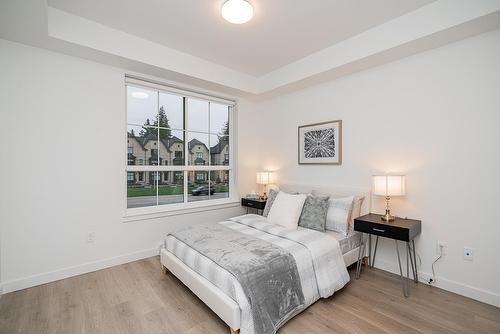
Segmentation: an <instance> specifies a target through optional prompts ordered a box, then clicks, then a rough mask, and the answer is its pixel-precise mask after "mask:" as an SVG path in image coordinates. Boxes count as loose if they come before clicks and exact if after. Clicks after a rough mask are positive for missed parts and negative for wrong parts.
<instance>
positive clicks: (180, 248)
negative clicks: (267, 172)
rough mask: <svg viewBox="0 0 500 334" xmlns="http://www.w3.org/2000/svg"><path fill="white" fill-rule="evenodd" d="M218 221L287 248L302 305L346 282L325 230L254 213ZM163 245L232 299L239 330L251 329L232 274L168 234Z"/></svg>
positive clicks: (246, 333)
mask: <svg viewBox="0 0 500 334" xmlns="http://www.w3.org/2000/svg"><path fill="white" fill-rule="evenodd" d="M218 224H222V225H224V226H226V227H229V228H231V229H234V230H237V231H239V232H241V233H244V234H248V235H251V236H253V237H255V238H259V239H262V240H266V241H268V242H271V243H272V244H274V245H276V246H279V247H281V248H283V249H285V250H287V251H288V252H290V253H291V254H292V256H293V257H294V259H295V261H296V263H297V269H298V272H299V276H300V282H301V285H302V290H303V293H304V298H305V303H306V306H309V305H311V304H312V303H314V302H315V301H316V300H318V299H319V298H320V297H323V298H327V297H330V296H331V295H333V293H334V292H335V291H337V290H339V289H341V288H342V287H343V286H344V285H345V284H346V283H347V282H349V274H348V272H347V270H346V268H345V264H344V259H343V257H342V252H341V250H340V246H339V243H338V241H336V240H334V239H333V238H331V237H329V236H328V235H326V234H325V233H321V232H317V231H313V230H304V229H301V230H290V229H287V228H285V227H283V226H281V225H276V224H271V223H269V222H268V221H267V220H266V219H265V218H264V217H262V216H258V215H244V216H239V217H235V218H232V219H230V220H226V221H223V222H220V223H218ZM165 248H166V249H167V250H168V251H169V252H171V253H172V254H174V255H175V256H176V257H177V258H179V259H180V260H181V261H182V262H184V263H185V264H186V265H187V266H188V267H190V268H191V269H193V270H194V271H196V272H197V273H198V274H200V275H201V276H203V277H205V278H206V279H207V280H209V281H210V282H211V283H212V284H214V285H215V286H217V287H218V288H219V289H220V290H221V291H223V292H224V293H225V294H226V295H228V296H229V297H230V298H232V299H233V300H235V301H236V302H237V303H238V305H239V307H240V309H241V319H240V322H241V325H240V333H241V334H253V333H254V326H253V318H252V312H251V309H250V304H249V303H248V300H247V298H246V296H245V294H244V293H243V290H242V288H241V286H240V284H239V282H238V281H237V280H236V278H235V277H234V276H233V275H231V274H230V273H229V272H227V271H226V270H224V269H223V268H222V267H220V266H218V265H217V264H216V263H215V262H213V261H211V260H210V259H208V258H207V257H205V256H203V255H202V254H200V253H198V252H197V251H195V250H194V249H192V248H190V247H189V246H187V245H186V244H185V243H183V242H181V241H179V240H178V239H176V238H175V237H174V236H172V235H168V236H167V238H166V239H165Z"/></svg>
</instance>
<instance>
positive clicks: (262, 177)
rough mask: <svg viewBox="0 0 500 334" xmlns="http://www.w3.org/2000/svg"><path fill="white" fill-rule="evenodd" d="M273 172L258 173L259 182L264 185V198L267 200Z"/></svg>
mask: <svg viewBox="0 0 500 334" xmlns="http://www.w3.org/2000/svg"><path fill="white" fill-rule="evenodd" d="M271 174H272V172H258V173H257V184H263V185H264V194H263V195H262V199H263V200H267V194H266V190H267V185H268V184H270V183H271Z"/></svg>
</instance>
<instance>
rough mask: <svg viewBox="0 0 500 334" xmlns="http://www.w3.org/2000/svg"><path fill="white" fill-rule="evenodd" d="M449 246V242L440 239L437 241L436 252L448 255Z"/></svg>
mask: <svg viewBox="0 0 500 334" xmlns="http://www.w3.org/2000/svg"><path fill="white" fill-rule="evenodd" d="M447 248H448V243H447V242H444V241H439V240H438V242H437V249H436V253H437V254H438V255H442V256H444V255H446V250H447Z"/></svg>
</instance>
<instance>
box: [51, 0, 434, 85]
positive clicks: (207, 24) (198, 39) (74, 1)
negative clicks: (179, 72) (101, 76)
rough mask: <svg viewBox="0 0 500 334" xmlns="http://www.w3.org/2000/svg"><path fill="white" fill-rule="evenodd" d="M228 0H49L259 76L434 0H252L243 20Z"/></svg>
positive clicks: (62, 8) (114, 26)
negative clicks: (233, 14)
mask: <svg viewBox="0 0 500 334" xmlns="http://www.w3.org/2000/svg"><path fill="white" fill-rule="evenodd" d="M223 2H224V1H223V0H141V1H137V0H85V1H81V0H48V4H49V5H50V6H52V7H55V8H59V9H61V10H64V11H66V12H69V13H72V14H75V15H78V16H81V17H84V18H87V19H89V20H91V21H95V22H98V23H101V24H103V25H106V26H108V27H112V28H115V29H117V30H121V31H124V32H127V33H129V34H132V35H136V36H138V37H141V38H144V39H147V40H150V41H154V42H157V43H160V44H162V45H164V46H166V47H169V48H172V49H176V50H179V51H182V52H185V53H189V54H191V55H193V56H196V57H199V58H203V59H205V60H208V61H211V62H214V63H218V64H221V65H224V66H226V67H229V68H232V69H235V70H237V71H240V72H243V73H247V74H250V75H253V76H261V75H264V74H266V73H268V72H270V71H273V70H275V69H277V68H280V67H283V66H285V65H287V64H289V63H292V62H294V61H297V60H299V59H301V58H303V57H305V56H308V55H310V54H312V53H315V52H317V51H319V50H322V49H324V48H326V47H329V46H331V45H333V44H336V43H338V42H339V41H342V40H345V39H347V38H350V37H352V36H355V35H357V34H359V33H361V32H363V31H365V30H368V29H370V28H372V27H375V26H377V25H380V24H382V23H384V22H386V21H389V20H391V19H393V18H396V17H398V16H401V15H403V14H405V13H408V12H411V11H413V10H415V9H417V8H419V7H421V6H424V5H426V4H429V3H431V2H433V0H377V1H373V0H365V1H363V0H302V1H298V0H250V2H251V3H252V4H253V6H254V10H255V15H254V18H253V19H252V20H251V21H250V22H249V23H247V24H244V25H233V24H230V23H228V22H226V21H224V19H222V17H221V16H220V6H221V5H222V3H223Z"/></svg>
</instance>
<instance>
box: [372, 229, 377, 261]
mask: <svg viewBox="0 0 500 334" xmlns="http://www.w3.org/2000/svg"><path fill="white" fill-rule="evenodd" d="M377 247H378V235H377V237H376V238H375V249H374V250H373V260H372V268H373V266H375V256H377Z"/></svg>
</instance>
